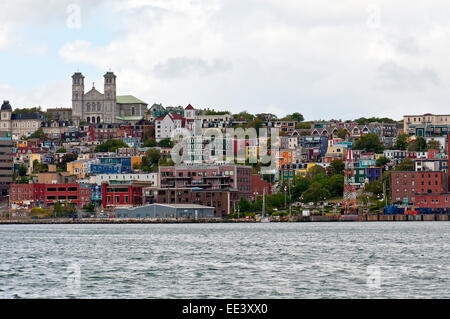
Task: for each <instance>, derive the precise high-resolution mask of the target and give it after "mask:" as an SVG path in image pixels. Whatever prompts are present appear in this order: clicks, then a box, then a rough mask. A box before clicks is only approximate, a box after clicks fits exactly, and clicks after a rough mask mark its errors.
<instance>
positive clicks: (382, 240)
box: [0, 222, 450, 299]
mask: <svg viewBox="0 0 450 319" xmlns="http://www.w3.org/2000/svg"><path fill="white" fill-rule="evenodd" d="M0 242H1V248H0V298H193V299H195V298H276V299H283V298H450V266H449V265H450V254H449V252H450V249H449V248H450V223H448V222H420V223H415V222H404V223H382V222H373V223H261V224H154V225H153V224H143V225H139V224H137V225H0Z"/></svg>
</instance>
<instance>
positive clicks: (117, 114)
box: [72, 72, 147, 124]
mask: <svg viewBox="0 0 450 319" xmlns="http://www.w3.org/2000/svg"><path fill="white" fill-rule="evenodd" d="M103 77H104V91H103V93H101V92H99V91H97V89H96V88H95V84H94V83H93V85H92V89H91V90H90V91H89V92H87V93H85V90H84V76H83V74H81V73H80V72H76V73H75V74H74V75H73V76H72V118H73V120H74V121H75V122H76V123H78V122H80V121H85V122H87V123H94V124H95V123H107V124H110V123H118V122H120V121H121V120H124V118H125V119H126V118H127V117H131V118H132V119H143V118H144V116H145V113H146V111H147V103H145V102H143V101H141V100H139V99H137V98H135V97H134V96H131V95H124V96H116V91H117V86H116V79H117V76H116V75H115V74H114V73H113V72H107V73H106V74H105V75H104V76H103Z"/></svg>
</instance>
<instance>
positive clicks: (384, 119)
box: [355, 117, 397, 125]
mask: <svg viewBox="0 0 450 319" xmlns="http://www.w3.org/2000/svg"><path fill="white" fill-rule="evenodd" d="M355 122H356V123H358V125H366V124H369V123H389V124H395V123H397V122H396V121H395V120H393V119H390V118H387V117H382V118H379V117H371V118H365V117H361V118H359V119H356V120H355Z"/></svg>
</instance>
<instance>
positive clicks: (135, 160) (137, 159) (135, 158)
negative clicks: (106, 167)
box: [131, 156, 142, 168]
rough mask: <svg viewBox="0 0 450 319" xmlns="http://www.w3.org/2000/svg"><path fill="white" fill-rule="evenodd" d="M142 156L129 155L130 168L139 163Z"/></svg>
mask: <svg viewBox="0 0 450 319" xmlns="http://www.w3.org/2000/svg"><path fill="white" fill-rule="evenodd" d="M141 163H142V157H140V156H132V157H131V168H134V166H135V165H139V166H140V165H141Z"/></svg>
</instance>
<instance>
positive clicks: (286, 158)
mask: <svg viewBox="0 0 450 319" xmlns="http://www.w3.org/2000/svg"><path fill="white" fill-rule="evenodd" d="M279 154H280V156H279V159H280V160H279V164H278V165H279V167H280V168H281V165H284V164H292V163H293V158H294V152H293V151H292V150H285V151H280V153H279Z"/></svg>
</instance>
